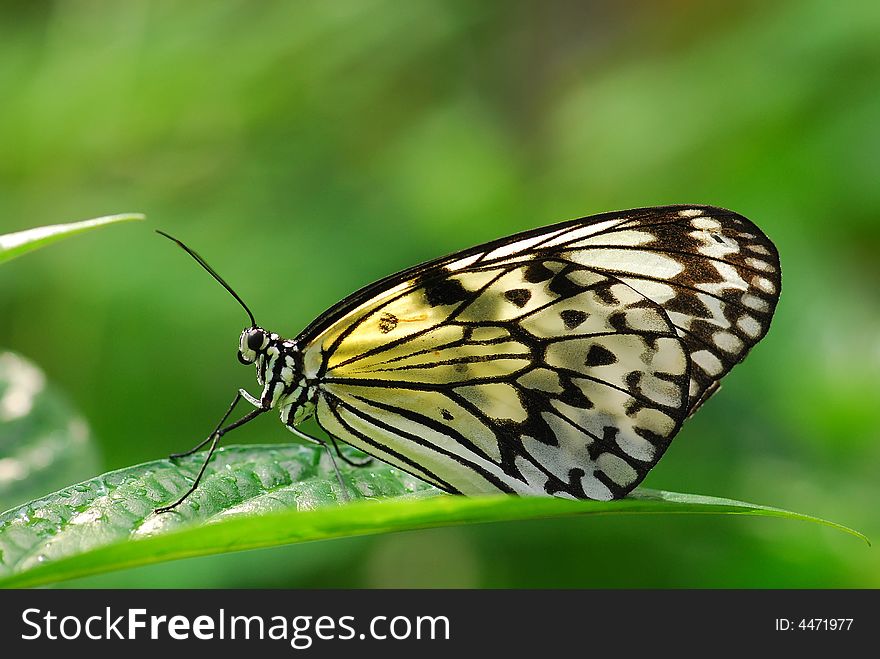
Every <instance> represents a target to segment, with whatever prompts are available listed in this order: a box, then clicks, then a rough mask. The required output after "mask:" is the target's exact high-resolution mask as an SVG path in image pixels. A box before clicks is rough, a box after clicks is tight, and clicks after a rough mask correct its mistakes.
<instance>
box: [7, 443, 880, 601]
mask: <svg viewBox="0 0 880 659" xmlns="http://www.w3.org/2000/svg"><path fill="white" fill-rule="evenodd" d="M200 462H201V456H190V457H188V458H184V459H182V460H180V461H179V463H178V464H177V465H175V464H173V463H172V462H171V461H169V460H158V461H155V462H149V463H146V464H143V465H138V466H135V467H129V468H127V469H122V470H119V471H115V472H111V473H109V474H105V475H104V476H100V477H98V478H94V479H92V480H90V481H86V482H84V483H80V484H79V485H75V486H72V487H68V488H65V489H63V490H61V491H59V492H56V493H54V494H51V495H49V496H47V497H42V498H40V499H37V500H36V501H32V502H30V503H28V504H27V505H24V506H21V507H19V508H16V509H14V510H10V511H8V512H6V513H5V514H3V515H2V516H0V557H2V559H0V586H36V585H43V584H47V583H53V582H56V581H60V580H64V579H71V578H74V577H81V576H83V575H88V574H95V573H100V572H106V571H110V570H114V569H120V568H124V567H132V566H137V565H146V564H150V563H156V562H159V561H167V560H171V559H175V558H185V557H192V556H200V555H206V554H216V553H220V552H228V551H240V550H244V549H255V548H262V547H271V546H276V545H280V544H287V543H298V542H308V541H313V540H323V539H328V538H340V537H346V536H356V535H367V534H376V533H388V532H391V531H404V530H412V529H423V528H430V527H435V526H448V525H454V524H473V523H479V522H497V521H510V520H526V519H535V518H545V517H567V516H574V515H597V514H604V515H627V514H633V513H641V514H646V513H667V514H672V513H718V514H750V515H769V516H774V517H787V518H791V519H800V520H807V521H812V522H817V523H820V524H826V525H828V526H831V527H834V528H837V529H840V530H843V531H846V532H848V533H851V534H853V535H856V536H858V537H861V538H863V539H865V538H864V536H862V535H861V534H859V533H857V532H855V531H852V530H851V529H847V528H846V527H844V526H841V525H839V524H835V523H833V522H827V521H825V520H820V519H817V518H815V517H810V516H807V515H801V514H798V513H793V512H789V511H785V510H780V509H778V508H769V507H766V506H756V505H754V504H749V503H744V502H741V501H733V500H730V499H718V498H715V497H704V496H699V495H691V494H677V493H674V492H661V491H657V490H638V491H636V492H635V493H634V494H633V495H632V496H631V497H629V498H627V499H624V500H622V501H609V502H602V501H565V500H561V499H555V498H543V497H522V498H519V497H510V496H487V497H451V496H448V495H444V494H442V493H440V492H439V491H438V490H436V489H434V488H431V487H429V486H427V485H425V484H424V483H421V482H420V481H418V480H417V479H414V478H413V477H411V476H409V475H407V474H405V473H403V472H400V471H398V470H397V469H394V468H392V467H390V466H388V465H385V464H382V463H377V464H375V465H371V466H370V467H369V468H362V469H358V468H353V467H350V466H348V465H342V468H343V469H344V478H345V481H346V485H347V487H348V492H347V495H346V496H348V497H349V498H350V501H345V502H344V503H343V505H337V504H339V503H340V501H342V497H341V495H340V492H339V490H338V487H339V486H338V483H337V482H336V479H335V478H334V474H333V470H332V466H331V465H330V464H329V460H328V459H327V454H326V451H324V450H323V449H320V448H313V447H305V446H299V445H290V446H255V447H240V446H236V447H228V448H226V449H221V450H219V451H217V453H216V457H215V459H214V460H213V462H212V468H211V470H210V472H208V474H207V475H206V478H205V479H204V481H203V482H202V484H201V485H200V487H199V488H198V489H197V490H196V492H195V493H194V494H193V495H192V496H191V497H190V498H189V499H187V500H186V501H185V502H184V503H183V504H182V505H181V506H180V507H179V508H177V509H176V510H175V511H174V512H172V513H165V514H156V513H154V512H153V509H154V508H155V507H157V506H160V505H163V504H167V503H168V502H169V501H171V500H173V499H174V498H176V497H177V496H179V494H180V493H181V492H183V491H185V490H186V488H187V487H188V484H189V483H190V482H191V481H192V478H193V477H194V476H195V474H196V473H197V471H198V468H199V466H200ZM380 501H381V502H380Z"/></svg>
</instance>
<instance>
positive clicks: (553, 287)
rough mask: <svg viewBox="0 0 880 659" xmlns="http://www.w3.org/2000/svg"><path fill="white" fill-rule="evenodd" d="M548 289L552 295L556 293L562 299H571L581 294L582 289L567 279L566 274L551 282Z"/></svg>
mask: <svg viewBox="0 0 880 659" xmlns="http://www.w3.org/2000/svg"><path fill="white" fill-rule="evenodd" d="M548 288H549V289H550V292H551V293H555V294H556V295H558V296H560V297H571V296H572V295H575V294H577V293H579V292H580V291H581V288H582V287H581V286H580V285H579V284H577V283H575V282H573V281H572V280H571V279H569V278H568V277H566V276H565V273H563V272H560V273H559V274H558V275H556V276H555V277H553V279H551V280H550V284H549V286H548Z"/></svg>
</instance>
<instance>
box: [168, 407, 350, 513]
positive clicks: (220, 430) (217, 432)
mask: <svg viewBox="0 0 880 659" xmlns="http://www.w3.org/2000/svg"><path fill="white" fill-rule="evenodd" d="M241 399H242V395H241V392H239V393H238V394H236V396H235V399H234V400H233V401H232V405H230V406H229V409H228V410H226V414H224V415H223V418H222V419H220V423H218V424H217V427H216V428H214V432H212V433H211V434H210V435H208V439H206V440H205V441H203V442H201V443H200V444H199V445H198V446H196V447H195V448H194V449H192V450H191V451H188V452H186V453H180V454H175V456H177V457H180V456H185V455H190V454H191V453H194V452H195V451H197V450H199V449H200V448H201V447H202V446H204V445H205V444H207V443H208V442H211V448H210V449H208V455H207V456H206V457H205V460H204V462H202V467H201V468H200V469H199V473H198V474H197V475H196V478H195V480H194V481H193V484H192V486H191V487H190V488H189V489H188V490H187V491H186V493H185V494H184V495H183V496H182V497H180V498H179V499H178V500H177V501H175V502H174V503H172V504H171V505H169V506H162V507H161V508H156V509H155V510H154V511H153V512H155V513H157V514H158V513H167V512H169V511H171V510H174V509H175V508H177V506H179V505H180V504H182V503H183V502H184V501H185V500H186V498H187V497H188V496H189V495H190V494H192V493H193V492H195V491H196V488H197V487H198V486H199V481H201V480H202V476H203V475H204V474H205V469H207V467H208V463H209V462H210V461H211V457H212V456H213V455H214V451H215V450H216V449H217V443H218V442H219V441H220V438H221V437H223V435H225V434H226V433H228V432H229V431H230V430H235V429H236V428H238V427H240V426H243V425H244V424H246V423H247V422H249V421H251V420H253V419H256V418H257V417H258V416H259V415H261V414H263V412H267V411H268V410H267V409H264V408H262V407H260V408H257V409H255V410H253V411H251V412H248V413H247V414H245V415H244V416H243V417H241V418H240V419H239V420H238V421H235V422H234V423H230V424H229V425H228V426H225V427H222V426H223V424H224V423H225V422H226V419H228V418H229V415H230V414H232V410H233V409H235V406H236V405H237V404H238V401H240V400H241ZM175 456H172V457H175ZM334 464H335V463H334Z"/></svg>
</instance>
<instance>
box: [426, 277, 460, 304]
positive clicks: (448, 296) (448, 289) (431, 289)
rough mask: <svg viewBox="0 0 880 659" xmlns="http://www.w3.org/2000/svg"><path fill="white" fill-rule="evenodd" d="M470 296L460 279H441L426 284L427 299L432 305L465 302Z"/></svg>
mask: <svg viewBox="0 0 880 659" xmlns="http://www.w3.org/2000/svg"><path fill="white" fill-rule="evenodd" d="M470 296H471V294H470V293H469V292H468V290H467V289H466V288H465V287H464V286H463V285H462V283H461V282H460V281H459V280H458V279H441V280H439V281H437V282H432V283H430V284H428V285H427V286H425V301H426V302H427V303H428V304H429V305H430V306H432V307H440V306H446V305H449V304H457V303H459V302H464V301H465V300H467V299H468V298H469V297H470Z"/></svg>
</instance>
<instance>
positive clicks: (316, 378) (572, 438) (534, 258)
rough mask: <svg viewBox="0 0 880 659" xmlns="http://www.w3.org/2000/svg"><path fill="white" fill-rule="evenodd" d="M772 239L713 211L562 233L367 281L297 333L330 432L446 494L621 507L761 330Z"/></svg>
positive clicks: (590, 222) (565, 228)
mask: <svg viewBox="0 0 880 659" xmlns="http://www.w3.org/2000/svg"><path fill="white" fill-rule="evenodd" d="M778 272H779V268H778V259H777V257H776V252H775V249H773V246H772V243H770V242H769V240H767V239H766V237H764V236H763V234H762V233H761V232H760V231H759V230H758V229H757V228H756V227H754V225H752V224H751V223H750V222H749V221H748V220H745V218H742V217H741V216H738V215H736V214H734V213H731V212H729V211H722V210H720V209H715V208H710V207H664V208H653V209H640V210H634V211H626V212H621V213H613V214H605V215H600V216H594V217H591V218H584V219H582V220H574V221H570V222H564V223H561V224H557V225H554V226H551V227H546V228H543V229H538V230H535V231H530V232H526V233H522V234H518V235H515V236H511V237H509V238H505V239H502V240H499V241H494V242H491V243H487V244H486V245H482V246H479V247H474V248H471V249H468V250H464V251H462V252H458V253H456V254H453V255H450V256H448V257H444V258H442V259H437V260H435V261H432V262H429V263H426V264H422V265H420V266H416V267H414V268H411V269H409V270H406V271H403V272H401V273H398V274H396V275H392V276H391V277H388V278H386V279H384V280H382V281H380V282H377V283H375V284H372V285H371V286H368V287H366V288H364V289H361V291H358V292H357V293H355V294H354V295H352V296H350V297H349V298H347V299H346V300H343V301H342V302H340V303H339V304H338V305H336V306H335V307H333V308H331V309H330V310H328V312H326V313H325V314H323V315H322V316H321V317H319V318H318V319H317V320H316V321H315V322H314V323H313V324H312V325H311V326H310V327H309V328H307V329H306V330H305V331H304V332H303V333H302V334H301V335H300V337H298V339H297V341H298V343H299V345H300V346H302V348H303V351H304V356H305V371H306V376H307V377H308V378H310V379H311V380H312V381H313V382H315V383H316V384H317V385H318V389H319V395H318V400H317V409H316V417H317V420H318V422H319V423H320V424H321V425H322V427H323V428H324V429H325V430H326V431H327V432H329V433H330V434H332V435H334V436H335V437H338V438H340V439H342V440H344V441H346V442H348V443H350V444H352V445H354V446H357V447H359V448H361V449H363V450H365V451H366V452H367V453H370V454H372V455H375V456H377V457H379V458H380V459H383V460H385V461H388V462H391V463H393V464H396V465H398V466H400V467H401V468H402V469H404V470H406V471H409V472H411V473H413V474H415V475H417V476H420V477H422V478H424V479H425V480H427V481H429V482H432V483H434V484H435V485H437V486H438V487H441V488H443V489H446V490H448V491H453V492H464V493H476V492H487V491H499V490H500V491H505V492H542V493H549V494H556V495H558V496H571V497H576V498H582V497H588V498H594V499H608V498H617V497H620V496H623V495H624V494H625V493H626V492H628V491H629V490H631V489H632V488H633V487H635V486H636V485H637V484H638V483H639V482H640V481H641V480H642V479H643V478H644V476H645V475H646V474H647V472H648V470H649V469H650V468H651V467H653V465H654V464H656V462H657V460H659V458H660V456H661V455H662V454H663V451H664V450H665V449H666V447H667V446H668V444H669V442H670V441H671V439H672V437H673V436H674V435H675V433H676V432H677V431H678V428H679V427H680V425H681V423H682V421H683V420H684V418H685V416H686V415H687V414H688V412H690V411H693V410H694V409H695V408H696V406H697V405H699V403H700V402H701V401H702V400H705V398H706V397H707V395H708V394H709V393H711V391H712V390H713V389H714V387H715V386H717V384H716V383H717V380H718V379H719V378H720V377H722V376H723V375H724V373H726V372H727V371H728V370H729V369H730V368H731V367H732V366H733V364H735V363H736V362H737V361H739V360H741V359H742V357H743V356H744V355H745V352H747V351H748V349H749V348H750V347H751V345H753V344H754V343H755V342H757V340H759V339H760V338H761V337H762V336H763V335H764V333H766V330H767V326H768V324H769V320H770V317H771V315H772V311H773V308H774V306H775V301H776V296H777V295H778V290H779V275H778Z"/></svg>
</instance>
